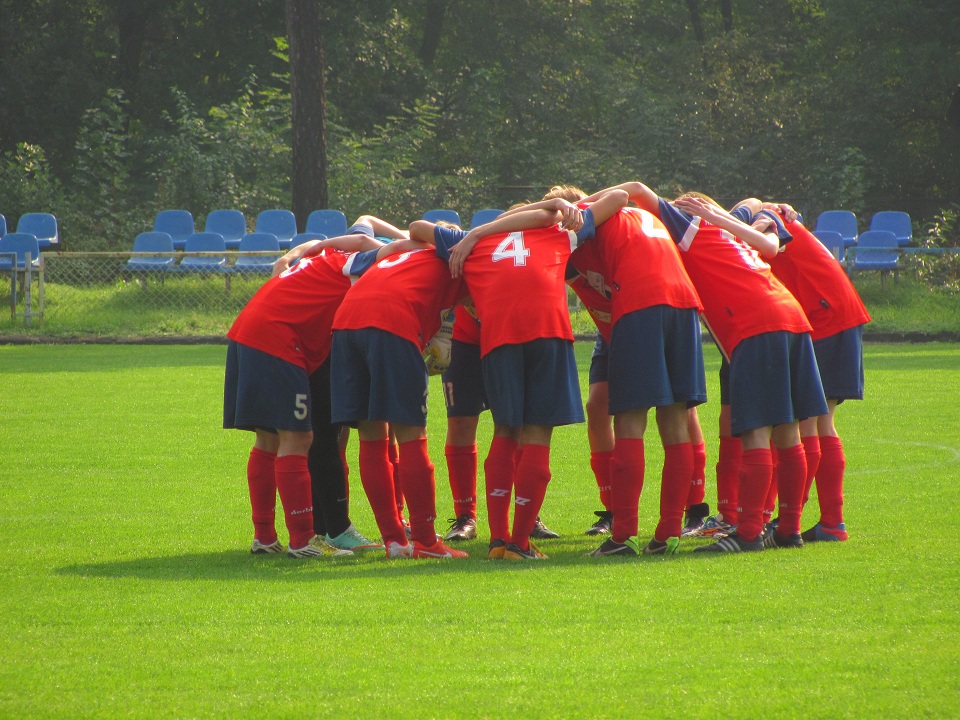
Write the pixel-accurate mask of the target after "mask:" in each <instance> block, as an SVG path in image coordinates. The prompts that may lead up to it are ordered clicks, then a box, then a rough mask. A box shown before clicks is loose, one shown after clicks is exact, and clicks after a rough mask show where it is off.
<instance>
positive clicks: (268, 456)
mask: <svg viewBox="0 0 960 720" xmlns="http://www.w3.org/2000/svg"><path fill="white" fill-rule="evenodd" d="M250 456H251V457H255V458H263V459H264V460H270V461H271V462H273V460H274V459H276V457H277V454H276V453H272V452H267V451H266V450H262V449H261V448H258V447H253V448H251V449H250Z"/></svg>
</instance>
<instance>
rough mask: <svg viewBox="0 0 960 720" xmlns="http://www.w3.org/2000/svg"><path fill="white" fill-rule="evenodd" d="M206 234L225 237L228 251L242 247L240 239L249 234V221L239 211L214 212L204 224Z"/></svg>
mask: <svg viewBox="0 0 960 720" xmlns="http://www.w3.org/2000/svg"><path fill="white" fill-rule="evenodd" d="M203 231H204V232H215V233H220V234H221V235H223V240H224V242H226V244H227V249H228V250H237V249H239V247H240V238H242V237H243V236H244V235H246V234H247V221H246V219H245V218H244V217H243V213H242V212H240V211H239V210H212V211H211V212H210V214H209V215H207V219H206V220H205V221H204V224H203Z"/></svg>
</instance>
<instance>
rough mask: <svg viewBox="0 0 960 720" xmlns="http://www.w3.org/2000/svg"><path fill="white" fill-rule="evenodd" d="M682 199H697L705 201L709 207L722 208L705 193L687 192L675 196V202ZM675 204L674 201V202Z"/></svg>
mask: <svg viewBox="0 0 960 720" xmlns="http://www.w3.org/2000/svg"><path fill="white" fill-rule="evenodd" d="M683 198H699V199H700V200H706V201H707V202H708V203H710V204H711V205H716V206H717V207H723V205H721V204H720V203H718V202H717V201H716V200H714V199H713V198H712V197H710V196H709V195H707V194H706V193H702V192H697V191H696V190H688V191H687V192H683V193H680V194H679V195H677V200H683ZM674 202H676V200H674Z"/></svg>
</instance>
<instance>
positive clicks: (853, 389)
mask: <svg viewBox="0 0 960 720" xmlns="http://www.w3.org/2000/svg"><path fill="white" fill-rule="evenodd" d="M813 351H814V352H815V353H816V355H817V365H818V366H819V367H820V381H821V382H822V383H823V394H824V395H826V396H827V399H828V400H837V401H839V402H843V401H844V400H863V325H857V326H856V327H852V328H850V329H849V330H841V331H840V332H838V333H836V334H835V335H830V336H828V337H825V338H821V339H820V340H816V341H815V342H814V343H813Z"/></svg>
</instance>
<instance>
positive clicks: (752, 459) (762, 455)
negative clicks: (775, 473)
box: [741, 448, 773, 465]
mask: <svg viewBox="0 0 960 720" xmlns="http://www.w3.org/2000/svg"><path fill="white" fill-rule="evenodd" d="M741 462H742V463H743V464H744V465H773V453H772V452H770V448H755V449H753V450H744V451H743V459H742V461H741Z"/></svg>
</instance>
